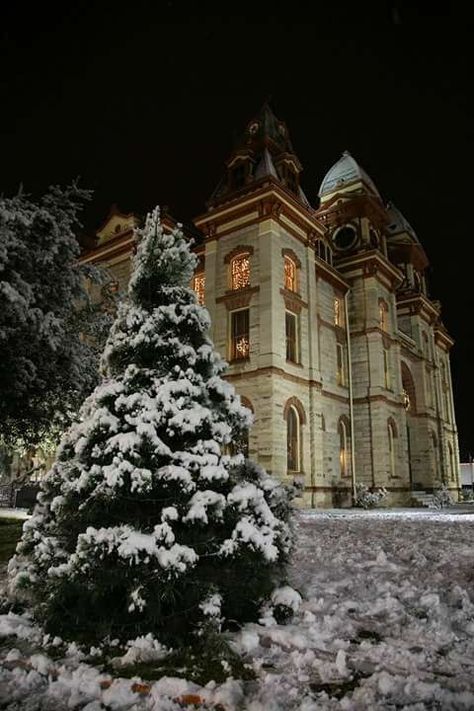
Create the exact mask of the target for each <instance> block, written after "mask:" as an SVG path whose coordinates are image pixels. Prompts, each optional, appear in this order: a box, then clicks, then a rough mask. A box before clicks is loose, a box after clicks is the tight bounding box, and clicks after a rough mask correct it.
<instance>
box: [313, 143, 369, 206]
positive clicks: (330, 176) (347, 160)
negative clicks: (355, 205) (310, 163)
mask: <svg viewBox="0 0 474 711" xmlns="http://www.w3.org/2000/svg"><path fill="white" fill-rule="evenodd" d="M358 180H359V181H361V182H363V183H364V184H365V185H366V187H367V188H368V189H369V190H370V192H372V193H373V194H374V195H376V196H377V197H378V198H380V193H379V191H378V190H377V188H376V187H375V183H374V182H373V180H372V178H370V176H369V175H367V173H366V172H365V170H364V169H363V168H361V166H360V165H359V164H358V163H357V161H356V160H355V159H354V158H353V157H352V156H351V154H350V153H349V151H344V153H343V154H342V156H341V158H339V160H338V161H337V162H336V163H334V165H333V166H332V168H330V169H329V170H328V172H327V173H326V175H325V176H324V179H323V181H322V183H321V186H320V188H319V193H318V195H319V197H323V196H324V195H328V194H329V193H332V192H334V191H335V190H336V189H337V188H338V187H343V186H345V185H347V184H349V183H354V182H356V181H358Z"/></svg>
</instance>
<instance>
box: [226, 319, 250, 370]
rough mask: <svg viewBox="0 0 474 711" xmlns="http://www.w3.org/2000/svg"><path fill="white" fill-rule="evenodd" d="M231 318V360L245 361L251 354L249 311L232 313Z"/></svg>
mask: <svg viewBox="0 0 474 711" xmlns="http://www.w3.org/2000/svg"><path fill="white" fill-rule="evenodd" d="M230 317H231V320H230V331H231V344H230V359H231V360H245V359H246V358H248V357H249V352H250V339H249V310H248V309H241V310H240V311H232V312H231V314H230Z"/></svg>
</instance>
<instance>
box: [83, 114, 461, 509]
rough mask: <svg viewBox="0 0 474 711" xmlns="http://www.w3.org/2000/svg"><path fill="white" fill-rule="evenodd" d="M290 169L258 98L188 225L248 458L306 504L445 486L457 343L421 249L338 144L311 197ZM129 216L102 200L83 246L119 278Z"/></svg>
mask: <svg viewBox="0 0 474 711" xmlns="http://www.w3.org/2000/svg"><path fill="white" fill-rule="evenodd" d="M300 172H301V164H300V162H299V160H298V158H297V157H296V155H295V154H294V151H293V148H292V145H291V143H290V140H289V137H288V131H287V128H286V126H285V124H284V123H283V122H281V121H279V120H278V119H277V118H276V117H275V116H274V114H273V113H272V112H271V110H270V109H269V107H268V106H265V107H264V108H263V109H262V111H261V112H260V114H259V115H258V116H257V117H256V118H255V119H253V120H252V121H251V122H250V123H249V125H248V126H247V129H246V131H245V133H244V135H243V137H242V140H241V142H240V144H239V145H238V146H237V148H236V149H235V151H234V152H233V154H232V155H231V157H230V159H229V161H228V162H227V164H226V172H225V175H224V177H223V179H222V180H221V182H220V183H219V185H218V187H217V189H216V191H215V192H214V194H213V196H212V197H211V199H210V201H209V203H208V209H207V211H206V212H205V213H204V214H203V215H201V216H200V217H198V218H197V219H196V220H195V221H194V227H193V231H194V237H196V234H197V235H198V242H197V246H196V252H197V254H198V256H199V267H198V269H197V272H196V277H195V280H194V286H195V288H196V290H197V291H198V292H199V294H200V296H201V298H203V300H204V303H205V305H206V307H207V308H208V310H209V312H210V314H211V319H212V334H211V335H212V338H213V340H214V343H215V346H216V348H217V349H218V350H219V351H220V352H221V353H222V354H223V355H225V357H226V359H227V360H228V361H229V370H228V374H227V378H228V379H229V380H230V381H232V382H233V383H234V385H235V387H236V389H237V391H238V392H239V393H240V395H241V396H242V398H243V400H244V402H245V403H246V404H247V405H248V406H249V407H250V408H251V409H252V411H253V412H254V417H255V422H254V427H253V428H252V430H251V432H250V434H249V442H248V449H249V453H250V456H251V457H252V458H253V459H255V460H256V461H258V462H259V463H261V464H262V465H263V466H264V467H265V468H266V469H267V470H268V471H270V472H272V473H274V474H276V475H277V476H279V477H281V478H282V479H284V480H289V479H294V478H296V479H298V480H299V481H300V482H301V483H303V484H304V493H303V495H302V498H301V503H302V505H306V506H334V505H337V506H340V505H342V506H343V505H349V504H350V502H351V497H352V493H353V490H354V486H355V483H356V482H363V483H365V484H367V485H368V486H369V487H381V486H384V487H386V488H387V490H388V492H389V495H390V502H391V503H393V504H408V503H409V502H410V499H411V497H412V492H413V491H414V490H424V491H431V490H433V489H435V488H439V487H440V486H441V484H442V483H445V484H446V485H448V487H449V488H450V489H451V491H452V494H454V495H455V496H456V497H457V492H458V489H459V464H458V461H459V455H458V443H457V431H456V424H455V416H454V408H453V398H452V385H451V376H450V365H449V350H450V347H451V346H452V343H453V342H452V339H451V338H450V337H449V335H448V333H447V332H446V329H445V328H444V326H443V324H442V321H441V317H440V305H439V304H438V303H437V302H436V301H433V300H431V299H430V298H429V296H428V293H427V288H426V281H425V277H424V272H425V270H426V267H427V266H428V260H427V257H426V254H425V252H424V250H423V248H422V246H421V244H420V242H419V240H418V238H417V236H416V234H415V232H414V231H413V229H412V228H411V227H410V225H409V224H408V223H407V222H406V220H405V219H404V218H403V216H402V215H401V213H400V212H399V211H398V210H397V209H396V208H395V207H394V206H393V205H386V204H385V203H384V202H383V200H382V198H381V197H380V194H379V192H378V190H377V188H376V187H375V185H374V183H373V182H372V180H371V179H370V178H369V176H367V174H366V173H364V171H363V170H362V168H360V166H359V165H358V164H357V163H356V161H355V160H354V159H353V158H352V156H350V155H349V154H348V153H345V154H344V155H343V156H342V157H341V159H340V160H339V161H337V162H336V164H335V165H334V166H333V167H332V168H331V169H330V171H329V172H328V173H327V175H326V177H325V178H324V180H323V182H322V184H321V188H320V191H319V198H320V204H319V207H318V208H317V209H314V208H313V207H311V205H310V204H309V202H308V200H307V199H306V197H305V195H304V193H303V192H302V189H301V187H300V182H299V174H300ZM169 224H170V226H171V225H172V221H171V220H169ZM133 225H134V217H133V216H131V215H121V214H120V213H119V212H118V211H117V210H115V211H113V212H112V213H111V215H109V218H108V219H107V220H106V222H105V224H104V225H103V227H102V228H101V230H99V232H98V240H97V243H96V246H95V247H94V248H93V249H91V250H89V251H87V252H86V253H85V254H84V255H83V260H84V261H89V262H100V263H105V264H107V265H108V266H109V268H110V270H111V272H112V273H113V274H114V276H115V279H116V280H117V282H118V284H119V286H124V285H125V284H126V281H127V279H128V274H129V258H130V252H131V249H132V245H133V231H132V228H133ZM196 229H197V231H196Z"/></svg>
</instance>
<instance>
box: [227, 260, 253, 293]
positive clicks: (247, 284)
mask: <svg viewBox="0 0 474 711" xmlns="http://www.w3.org/2000/svg"><path fill="white" fill-rule="evenodd" d="M244 259H245V260H247V278H246V282H245V284H242V285H241V286H236V285H235V281H234V277H236V276H237V273H235V274H234V264H235V263H236V262H238V261H243V260H244ZM250 277H251V267H250V252H239V253H238V254H235V255H234V256H233V257H232V259H231V260H230V262H229V287H230V290H231V291H241V290H242V289H248V288H249V287H250Z"/></svg>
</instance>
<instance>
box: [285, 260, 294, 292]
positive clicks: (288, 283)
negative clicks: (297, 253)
mask: <svg viewBox="0 0 474 711" xmlns="http://www.w3.org/2000/svg"><path fill="white" fill-rule="evenodd" d="M296 275H297V274H296V264H295V262H294V260H293V259H292V258H291V257H288V256H285V257H284V277H285V289H288V291H297V283H296Z"/></svg>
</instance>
